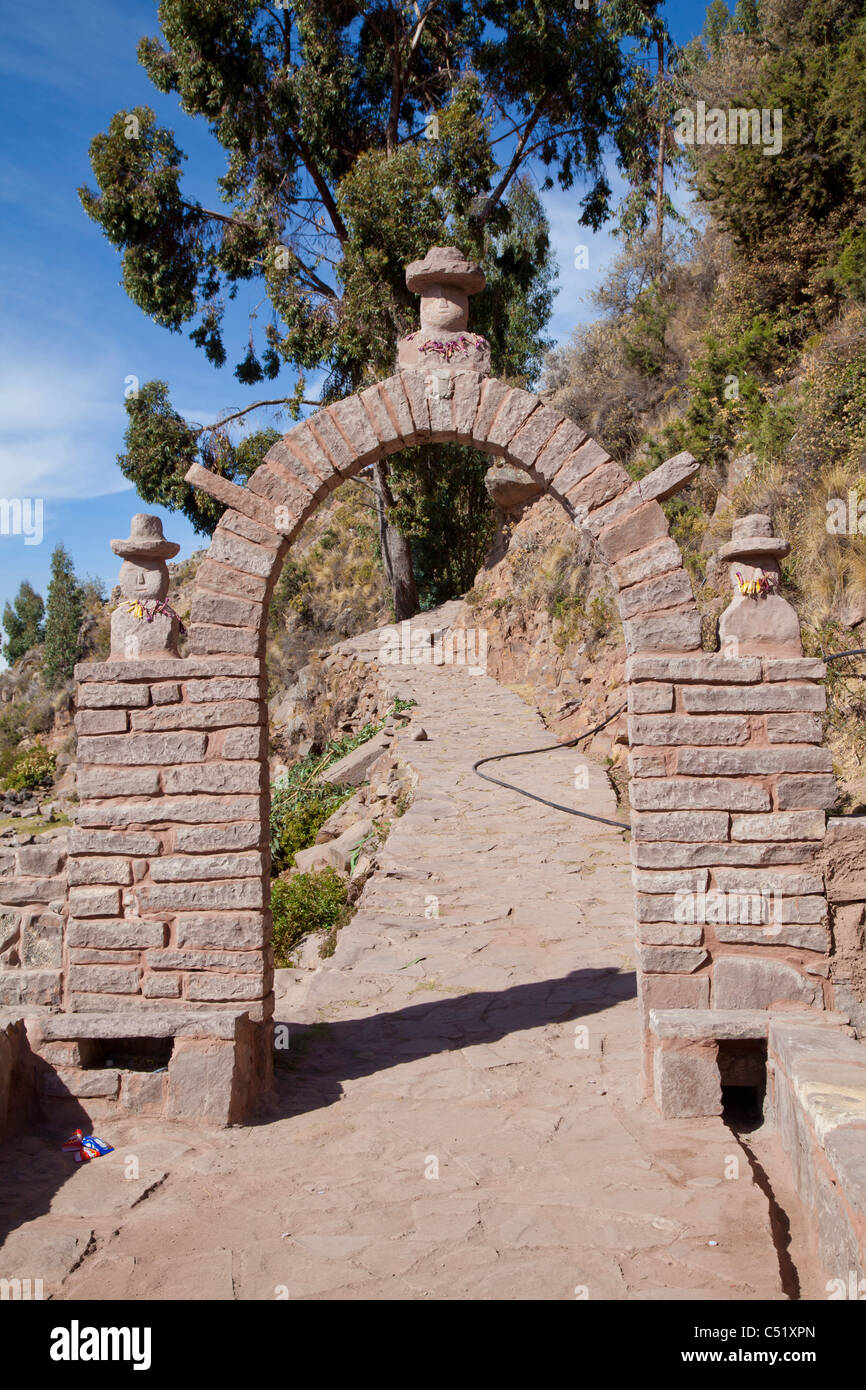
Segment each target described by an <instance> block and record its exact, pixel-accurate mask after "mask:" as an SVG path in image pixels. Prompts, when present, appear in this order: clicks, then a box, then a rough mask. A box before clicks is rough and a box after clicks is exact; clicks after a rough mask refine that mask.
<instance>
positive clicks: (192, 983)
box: [186, 971, 264, 1003]
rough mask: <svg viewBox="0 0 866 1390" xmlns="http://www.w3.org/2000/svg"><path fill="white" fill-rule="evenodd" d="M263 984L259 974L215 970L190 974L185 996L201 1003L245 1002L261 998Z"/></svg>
mask: <svg viewBox="0 0 866 1390" xmlns="http://www.w3.org/2000/svg"><path fill="white" fill-rule="evenodd" d="M263 992H264V986H263V984H262V979H261V976H260V975H259V974H254V975H222V974H217V973H216V972H215V971H205V972H204V973H203V974H195V975H190V976H189V978H188V980H187V986H186V997H187V999H190V1000H198V1001H201V1002H202V1003H222V1002H224V1001H225V1002H235V1001H237V1002H241V1003H242V1002H246V1001H249V1000H253V999H261V997H262V994H263Z"/></svg>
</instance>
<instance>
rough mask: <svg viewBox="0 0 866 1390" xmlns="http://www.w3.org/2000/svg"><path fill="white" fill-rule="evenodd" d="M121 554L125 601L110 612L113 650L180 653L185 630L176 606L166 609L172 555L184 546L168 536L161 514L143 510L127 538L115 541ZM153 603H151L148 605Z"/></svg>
mask: <svg viewBox="0 0 866 1390" xmlns="http://www.w3.org/2000/svg"><path fill="white" fill-rule="evenodd" d="M111 549H112V550H113V551H114V553H115V555H120V556H121V557H122V559H123V564H122V565H121V567H120V575H119V576H118V577H119V581H120V591H121V593H122V595H123V597H124V599H125V600H126V603H125V604H124V605H121V607H119V608H117V609H115V611H114V613H112V615H111V653H112V656H115V657H120V658H123V659H124V660H130V659H135V658H137V657H139V656H157V655H160V656H176V655H177V639H178V634H179V631H180V627H179V623H178V619H177V617H176V616H175V615H174V614H173V613H172V612H171V610H167V611H162V609H161V608H159V607H157V605H163V601H164V599H165V597H166V594H167V593H168V586H169V574H168V565H167V564H166V561H167V560H170V559H171V558H172V557H173V556H174V555H176V554H177V552H178V551H179V550H180V546H179V545H177V544H176V543H175V542H174V541H168V540H166V538H165V536H164V535H163V532H162V522H161V521H160V519H159V517H158V516H152V515H150V514H149V513H147V512H138V513H137V514H136V515H135V516H134V517H133V518H132V523H131V525H130V528H129V535H128V536H125V537H124V538H123V540H113V541H111ZM148 604H149V605H150V608H148Z"/></svg>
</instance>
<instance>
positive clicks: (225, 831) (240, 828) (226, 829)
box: [174, 821, 267, 854]
mask: <svg viewBox="0 0 866 1390" xmlns="http://www.w3.org/2000/svg"><path fill="white" fill-rule="evenodd" d="M266 839H267V836H266V832H265V827H264V825H263V824H262V823H261V822H260V821H248V822H246V823H244V822H243V821H236V822H235V823H234V824H233V825H193V826H185V825H180V826H178V827H177V829H176V830H175V832H174V847H175V849H176V850H178V851H179V852H183V853H185V854H201V853H209V852H211V853H212V852H214V851H217V850H242V849H260V848H261V847H262V846H263V845H264V843H265V841H266Z"/></svg>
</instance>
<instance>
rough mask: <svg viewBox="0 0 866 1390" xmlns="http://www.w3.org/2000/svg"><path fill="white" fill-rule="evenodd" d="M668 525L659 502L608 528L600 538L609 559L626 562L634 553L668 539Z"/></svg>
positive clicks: (644, 506)
mask: <svg viewBox="0 0 866 1390" xmlns="http://www.w3.org/2000/svg"><path fill="white" fill-rule="evenodd" d="M667 534H668V523H667V518H666V517H665V514H664V512H663V511H662V509H661V507H660V506H659V504H658V502H644V503H643V504H642V505H641V506H640V507H637V508H636V509H635V510H634V511H632V512H629V513H628V515H627V516H624V517H623V518H622V519H621V520H620V521H614V522H612V523H611V525H609V526H606V527H605V528H604V530H603V531H602V532H601V535H600V536H599V538H598V545H599V549H600V550H601V553H602V554H603V555H604V557H605V559H606V560H608V561H610V562H611V563H615V562H617V561H620V560H624V559H625V557H626V556H627V555H631V554H632V552H633V551H636V550H644V549H645V548H646V546H648V545H650V544H651V543H652V542H653V541H656V540H662V539H664V538H666V537H667Z"/></svg>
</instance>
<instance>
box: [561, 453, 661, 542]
mask: <svg viewBox="0 0 866 1390" xmlns="http://www.w3.org/2000/svg"><path fill="white" fill-rule="evenodd" d="M617 467H619V465H617ZM620 473H621V475H622V477H621V481H622V486H621V487H620V488H619V489H618V491H617V493H616V494H615V495H614V496H613V497H612V498H611V500H610V501H609V502H605V504H604V506H599V507H597V508H596V509H595V510H594V511H590V509H589V507H587V506H583V505H581V504H580V503H579V502H573V501H571V499H572V498H573V497H574V495H575V488H574V487H572V488H569V489H568V493H567V498H568V500H569V503H570V505H571V506H572V508H573V510H574V514H575V515H574V519H575V523H576V524H577V525H578V526H580V527H581V528H582V529H583V530H584V531H586V532H587V533H588V534H589V535H590V536H595V537H597V536H599V535H600V534H601V532H602V531H603V530H604V528H605V526H610V525H612V524H613V522H615V521H622V520H623V519H624V518H625V517H626V516H629V515H630V514H631V513H632V512H634V511H635V510H636V509H637V508H638V507H639V506H640V505H641V501H642V498H641V495H640V489H639V487H638V485H637V483H631V486H629V483H630V479H629V476H628V474H627V473H625V471H624V470H622V469H620ZM557 481H558V480H557Z"/></svg>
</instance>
